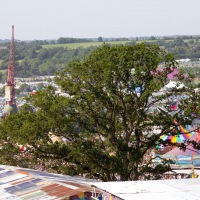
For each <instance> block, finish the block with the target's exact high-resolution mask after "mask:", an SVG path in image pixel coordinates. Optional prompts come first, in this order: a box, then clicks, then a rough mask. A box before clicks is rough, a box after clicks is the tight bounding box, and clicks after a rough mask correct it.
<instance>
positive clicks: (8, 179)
mask: <svg viewBox="0 0 200 200" xmlns="http://www.w3.org/2000/svg"><path fill="white" fill-rule="evenodd" d="M92 182H94V180H91V179H85V178H80V177H71V176H65V175H60V174H53V173H47V172H43V171H36V170H32V169H25V168H20V167H13V166H6V165H0V199H1V200H4V199H9V200H10V199H17V200H21V199H28V200H29V199H31V200H32V199H38V200H42V199H46V200H47V199H49V200H50V199H64V198H67V197H70V196H74V195H79V194H82V193H84V192H88V191H91V187H90V185H91V183H92Z"/></svg>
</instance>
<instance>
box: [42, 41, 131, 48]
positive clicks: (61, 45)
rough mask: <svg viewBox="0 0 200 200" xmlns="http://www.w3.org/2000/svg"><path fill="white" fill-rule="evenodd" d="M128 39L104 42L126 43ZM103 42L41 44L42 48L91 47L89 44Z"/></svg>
mask: <svg viewBox="0 0 200 200" xmlns="http://www.w3.org/2000/svg"><path fill="white" fill-rule="evenodd" d="M128 42H129V41H109V42H105V43H106V44H111V45H118V44H126V43H128ZM103 43H104V42H83V43H68V44H47V45H42V48H47V49H49V48H57V47H64V48H68V49H76V48H78V47H83V48H87V47H91V46H101V45H102V44H103Z"/></svg>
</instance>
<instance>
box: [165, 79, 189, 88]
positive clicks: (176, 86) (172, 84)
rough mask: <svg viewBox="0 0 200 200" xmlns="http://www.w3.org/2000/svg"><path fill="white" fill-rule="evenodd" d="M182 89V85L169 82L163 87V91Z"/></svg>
mask: <svg viewBox="0 0 200 200" xmlns="http://www.w3.org/2000/svg"><path fill="white" fill-rule="evenodd" d="M183 87H186V86H185V85H184V84H183V83H180V82H176V81H171V80H170V81H169V83H168V84H167V85H165V86H164V88H163V89H164V90H165V89H172V88H177V89H181V88H183Z"/></svg>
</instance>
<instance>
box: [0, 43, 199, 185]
mask: <svg viewBox="0 0 200 200" xmlns="http://www.w3.org/2000/svg"><path fill="white" fill-rule="evenodd" d="M160 63H162V66H164V68H163V70H158V65H159V64H160ZM176 66H177V63H176V62H175V60H174V57H173V55H172V54H169V53H166V52H164V51H162V50H161V49H160V48H159V47H158V46H157V45H149V44H137V45H132V46H109V45H103V46H102V47H101V48H98V49H96V50H95V51H93V52H92V53H91V54H90V55H89V56H88V57H87V58H86V59H85V60H84V61H79V60H76V61H73V62H71V63H69V65H68V66H67V67H66V68H65V71H63V72H61V73H60V74H59V76H57V77H56V79H55V81H56V83H57V84H58V85H59V86H60V87H61V89H62V91H63V92H64V93H65V95H64V96H60V95H56V94H55V89H54V88H52V87H48V88H46V90H42V91H39V92H37V93H36V94H35V95H33V96H30V97H29V99H27V102H28V104H27V105H25V106H24V107H22V108H21V111H20V113H17V114H15V115H11V116H8V117H7V118H6V119H5V120H4V121H3V122H2V124H1V129H0V138H1V140H2V141H6V142H7V143H6V145H4V144H2V149H1V151H0V154H1V160H0V161H1V163H5V164H9V163H11V161H13V160H14V161H15V162H16V163H15V164H19V165H20V166H25V164H27V158H24V157H22V156H21V157H20V159H21V160H20V162H19V161H18V160H17V159H14V158H15V156H16V155H18V154H19V153H18V152H17V151H16V149H17V145H19V144H22V145H26V146H28V147H31V153H30V156H31V159H30V160H29V162H28V163H29V164H28V167H34V165H35V163H37V162H41V163H43V164H44V165H46V167H47V168H48V169H49V170H50V169H53V170H55V171H56V172H59V173H66V174H71V175H76V174H82V175H86V176H89V177H91V178H99V179H101V180H105V181H110V180H116V179H120V180H123V181H125V180H138V179H141V178H144V179H149V178H151V179H157V178H159V177H160V174H162V173H163V172H165V171H167V170H169V163H168V162H166V161H165V160H164V161H163V163H161V164H159V165H155V163H154V158H153V157H152V150H153V149H154V148H155V146H156V145H157V144H159V143H163V141H162V140H160V136H161V135H164V134H172V135H173V134H175V133H174V131H172V130H173V128H176V127H177V125H176V124H174V118H176V119H177V121H179V122H181V123H182V124H188V123H191V120H192V118H191V115H190V114H191V108H190V107H188V105H190V104H193V103H196V102H199V97H198V95H196V94H195V93H194V91H193V90H192V89H189V88H187V91H186V90H184V89H182V90H181V91H180V90H177V89H172V90H171V91H169V92H168V93H164V94H161V95H157V96H154V95H153V94H155V93H156V92H159V91H160V89H161V88H162V87H163V86H164V85H165V84H166V81H167V74H168V73H170V72H171V71H172V70H173V69H174V68H176ZM178 78H180V79H181V80H184V79H183V76H182V74H179V75H178V76H177V79H178ZM188 79H189V77H188ZM189 81H191V80H190V79H189ZM138 88H139V89H140V90H139V91H140V92H137V91H138V90H137V89H138ZM186 92H187V95H188V96H190V95H191V96H190V98H187V99H183V100H180V103H179V107H180V109H179V110H178V111H177V112H176V113H175V114H174V115H170V114H167V113H165V112H160V111H158V110H156V109H155V110H154V111H152V108H153V107H154V108H157V107H159V106H161V105H162V104H163V102H165V103H167V102H168V101H169V102H170V98H173V97H174V96H176V95H180V93H186ZM153 97H154V98H153ZM32 108H34V109H32ZM155 127H156V128H158V129H159V130H160V132H159V133H157V134H154V129H155ZM54 137H57V141H55V140H53V139H52V138H54ZM61 137H62V138H65V142H61V140H60V139H61ZM168 143H169V144H170V142H168ZM171 145H172V144H171ZM173 145H177V144H173ZM5 152H6V153H5ZM7 157H11V158H12V159H10V160H9V159H8V158H7ZM22 159H24V160H23V161H22ZM38 159H39V161H38ZM47 160H49V161H47ZM30 161H31V163H30ZM12 163H13V162H12Z"/></svg>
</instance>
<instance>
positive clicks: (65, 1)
mask: <svg viewBox="0 0 200 200" xmlns="http://www.w3.org/2000/svg"><path fill="white" fill-rule="evenodd" d="M0 8H1V9H0V39H10V38H11V31H12V25H14V27H15V39H19V40H45V39H51V40H57V39H58V38H60V37H73V38H97V37H99V36H101V37H105V38H106V37H107V38H110V37H113V38H118V37H128V38H130V37H140V36H171V35H200V20H199V19H200V12H199V10H200V0H0Z"/></svg>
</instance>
